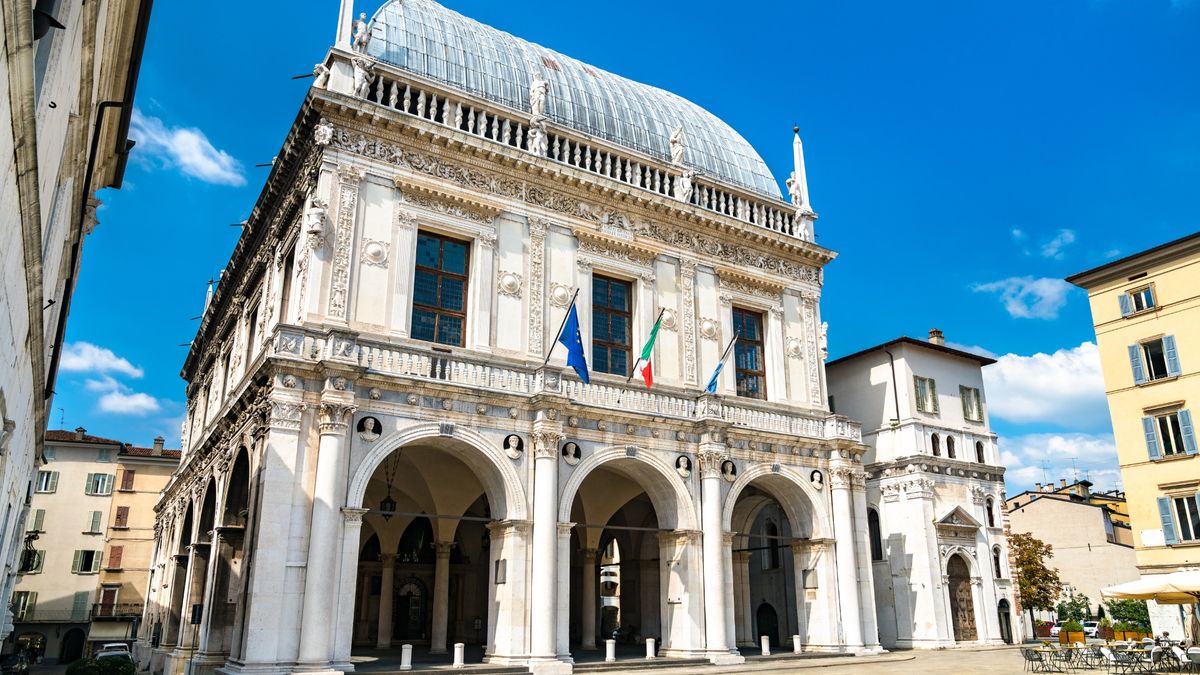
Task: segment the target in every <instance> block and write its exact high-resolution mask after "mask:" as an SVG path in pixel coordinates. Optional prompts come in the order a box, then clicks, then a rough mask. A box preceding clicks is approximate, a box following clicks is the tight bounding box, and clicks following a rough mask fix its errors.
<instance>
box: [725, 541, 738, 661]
mask: <svg viewBox="0 0 1200 675" xmlns="http://www.w3.org/2000/svg"><path fill="white" fill-rule="evenodd" d="M721 570H722V572H723V573H724V575H725V644H726V645H728V646H729V648H730V651H735V650H737V624H738V620H737V606H738V601H737V595H738V593H739V592H741V584H739V583H738V582H737V579H736V575H735V573H734V567H733V534H732V533H730V532H726V533H725V534H724V536H722V537H721Z"/></svg>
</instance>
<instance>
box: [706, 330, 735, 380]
mask: <svg viewBox="0 0 1200 675" xmlns="http://www.w3.org/2000/svg"><path fill="white" fill-rule="evenodd" d="M737 339H738V336H737V335H736V334H735V335H734V336H733V338H731V339H730V340H729V344H728V345H725V351H723V352H721V360H720V361H717V368H716V370H714V371H713V374H712V377H710V378H708V384H707V385H705V386H704V391H707V392H708V393H710V394H715V393H717V380H719V379H720V378H721V370H722V369H723V368H724V367H725V361H726V360H728V359H729V350H730V349H733V343H735V342H737Z"/></svg>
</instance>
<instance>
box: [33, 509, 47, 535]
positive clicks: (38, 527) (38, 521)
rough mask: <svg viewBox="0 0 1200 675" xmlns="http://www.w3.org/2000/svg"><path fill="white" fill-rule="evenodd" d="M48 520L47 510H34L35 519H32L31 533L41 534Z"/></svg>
mask: <svg viewBox="0 0 1200 675" xmlns="http://www.w3.org/2000/svg"><path fill="white" fill-rule="evenodd" d="M45 520H46V509H34V510H33V518H31V519H30V523H29V531H31V532H41V531H42V524H43V523H44V522H45Z"/></svg>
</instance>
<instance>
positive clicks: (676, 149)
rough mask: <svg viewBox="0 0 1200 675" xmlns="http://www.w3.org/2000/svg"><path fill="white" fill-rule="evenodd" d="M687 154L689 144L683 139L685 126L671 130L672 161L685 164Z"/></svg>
mask: <svg viewBox="0 0 1200 675" xmlns="http://www.w3.org/2000/svg"><path fill="white" fill-rule="evenodd" d="M686 154H687V144H686V143H685V142H684V139H683V127H682V126H679V127H676V128H675V131H672V132H671V163H672V164H683V158H684V155H686Z"/></svg>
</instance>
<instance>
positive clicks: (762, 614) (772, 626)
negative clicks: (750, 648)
mask: <svg viewBox="0 0 1200 675" xmlns="http://www.w3.org/2000/svg"><path fill="white" fill-rule="evenodd" d="M755 618H756V619H757V621H758V635H759V639H761V638H762V636H764V635H765V636H767V639H768V640H770V641H771V645H773V646H776V647H778V646H779V615H778V614H777V613H776V612H775V608H774V607H772V606H771V605H770V604H769V603H766V602H764V603H763V604H761V605H759V606H758V611H757V612H755Z"/></svg>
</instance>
